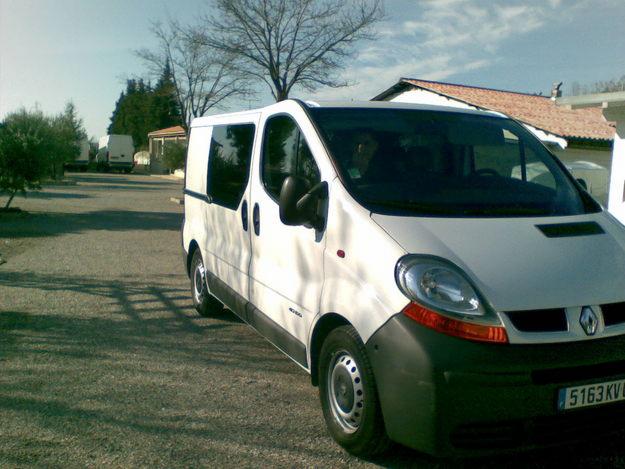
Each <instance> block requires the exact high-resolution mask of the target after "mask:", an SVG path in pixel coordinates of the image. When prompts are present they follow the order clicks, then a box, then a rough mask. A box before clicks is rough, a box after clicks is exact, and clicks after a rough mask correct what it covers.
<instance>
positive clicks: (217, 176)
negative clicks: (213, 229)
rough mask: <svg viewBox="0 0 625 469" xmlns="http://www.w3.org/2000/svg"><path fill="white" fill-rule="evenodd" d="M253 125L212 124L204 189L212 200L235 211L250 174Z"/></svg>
mask: <svg viewBox="0 0 625 469" xmlns="http://www.w3.org/2000/svg"><path fill="white" fill-rule="evenodd" d="M254 128H255V126H254V124H237V125H216V126H215V127H213V135H212V138H211V146H210V150H209V155H208V172H207V181H206V188H207V193H208V195H209V196H210V197H211V199H212V202H213V203H215V204H218V205H221V206H223V207H226V208H229V209H232V210H236V209H237V207H238V206H239V203H240V202H241V198H242V197H243V193H244V192H245V188H246V187H247V181H248V179H249V174H250V161H251V159H252V145H253V143H254Z"/></svg>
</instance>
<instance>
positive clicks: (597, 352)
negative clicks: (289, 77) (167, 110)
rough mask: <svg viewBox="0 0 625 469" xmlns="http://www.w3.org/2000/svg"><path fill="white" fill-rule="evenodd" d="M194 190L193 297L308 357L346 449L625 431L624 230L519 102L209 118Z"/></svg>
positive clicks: (287, 106) (190, 159)
mask: <svg viewBox="0 0 625 469" xmlns="http://www.w3.org/2000/svg"><path fill="white" fill-rule="evenodd" d="M528 168H532V170H533V171H534V170H541V174H542V175H541V177H540V178H539V180H536V181H531V180H530V179H531V178H529V177H528V173H529V171H528ZM184 194H185V219H184V223H183V226H182V244H183V250H184V252H183V255H184V263H185V268H186V269H187V272H188V273H189V276H190V279H191V292H192V296H193V302H194V304H195V307H196V309H197V310H198V312H199V313H200V314H202V315H209V314H210V313H211V312H213V311H216V310H218V309H220V308H221V307H222V306H221V305H222V304H224V305H226V306H227V307H228V308H229V309H231V310H232V311H233V312H234V313H236V314H237V315H238V316H240V317H241V318H242V319H243V320H245V321H246V322H247V323H249V324H250V325H251V326H252V327H254V328H255V329H256V330H257V331H258V332H259V333H260V334H262V335H263V336H265V337H266V338H267V339H268V340H269V341H270V342H271V343H272V344H273V345H275V346H276V347H277V348H278V349H280V350H281V351H282V352H284V353H285V354H286V355H287V356H288V357H290V358H291V359H292V360H293V361H294V362H296V363H297V364H298V365H300V366H301V367H302V368H303V369H305V370H306V371H307V372H308V373H310V375H311V379H312V383H313V384H314V385H318V386H319V391H320V399H321V406H322V409H323V414H324V417H325V420H326V423H327V426H328V429H329V432H330V433H331V435H332V436H333V437H334V439H335V440H336V441H337V442H338V443H339V444H341V445H342V446H343V447H344V448H346V449H347V450H348V451H350V452H351V453H353V454H357V455H361V456H362V455H371V454H375V453H379V452H381V451H384V450H385V449H386V448H387V447H388V444H389V442H390V441H395V442H399V443H402V444H404V445H407V446H409V447H412V448H416V449H418V450H421V451H424V452H427V453H431V454H435V455H463V454H475V453H480V452H490V451H493V450H509V449H516V448H526V447H535V446H543V445H550V444H553V443H556V442H568V441H571V440H575V439H582V440H585V439H586V438H588V437H590V435H592V436H593V437H596V436H597V435H602V434H604V433H607V432H610V431H614V430H620V429H623V428H625V335H624V334H625V228H624V227H623V226H622V225H620V224H619V223H618V222H617V221H616V220H615V219H614V218H613V217H611V216H610V215H609V214H608V213H607V212H605V211H603V210H602V208H601V206H600V205H599V204H598V203H597V202H595V201H594V200H593V199H592V198H591V197H590V196H589V195H588V193H587V192H586V191H584V189H583V188H582V187H581V186H580V185H579V183H578V182H577V181H576V180H575V179H574V178H573V177H572V176H571V175H570V174H569V173H568V172H567V171H566V169H565V168H564V167H563V166H562V164H561V163H559V161H558V160H557V159H556V158H555V157H554V156H553V155H551V154H550V153H549V151H548V150H547V149H546V148H545V147H544V146H543V145H542V144H541V143H540V142H539V141H538V140H537V139H536V138H535V137H534V136H533V135H531V134H530V133H529V132H528V131H527V130H526V129H525V128H524V127H523V126H521V125H519V124H517V123H516V122H514V121H512V120H510V119H508V118H506V117H505V116H503V115H501V114H497V113H492V112H481V111H470V110H460V109H456V108H445V107H435V106H424V105H412V104H397V103H377V102H366V103H353V102H352V103H327V104H319V103H310V102H308V103H305V102H301V101H296V100H287V101H283V102H280V103H277V104H275V105H272V106H269V107H266V108H263V109H259V110H253V111H247V112H240V113H235V114H226V115H220V116H212V117H203V118H198V119H195V120H194V121H193V124H192V127H191V134H190V141H189V147H188V155H187V164H186V180H185V188H184Z"/></svg>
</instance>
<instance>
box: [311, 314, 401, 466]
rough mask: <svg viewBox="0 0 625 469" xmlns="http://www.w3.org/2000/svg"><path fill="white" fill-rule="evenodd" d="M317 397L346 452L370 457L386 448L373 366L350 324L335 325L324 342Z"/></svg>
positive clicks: (386, 438) (328, 423) (386, 437)
mask: <svg viewBox="0 0 625 469" xmlns="http://www.w3.org/2000/svg"><path fill="white" fill-rule="evenodd" d="M333 395H334V397H333ZM319 397H320V399H321V408H322V409H323V416H324V418H325V421H326V425H327V427H328V430H329V432H330V434H331V435H332V438H334V440H335V441H336V442H337V443H338V444H339V445H341V446H342V447H343V448H345V449H346V450H347V451H348V452H349V453H351V454H353V455H355V456H360V457H371V456H374V455H378V454H381V453H383V452H385V451H386V450H387V449H388V448H389V446H390V440H389V438H388V436H387V435H386V429H385V428H384V419H383V418H382V409H381V408H380V401H379V398H378V392H377V388H376V384H375V377H374V376H373V369H372V367H371V363H370V362H369V357H368V356H367V351H366V349H365V346H364V344H363V343H362V340H361V339H360V336H359V335H358V333H357V332H356V330H355V329H354V328H353V327H352V326H341V327H338V328H336V329H334V330H333V331H332V332H330V334H328V337H327V338H326V339H325V341H324V342H323V346H322V347H321V353H320V356H319Z"/></svg>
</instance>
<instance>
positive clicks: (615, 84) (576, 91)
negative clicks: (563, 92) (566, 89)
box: [571, 75, 625, 96]
mask: <svg viewBox="0 0 625 469" xmlns="http://www.w3.org/2000/svg"><path fill="white" fill-rule="evenodd" d="M617 91H625V75H623V76H622V77H621V78H614V79H612V80H609V81H597V82H594V83H592V84H591V85H580V84H579V83H578V82H576V81H575V82H573V84H572V85H571V95H573V96H578V95H581V94H589V93H611V92H617Z"/></svg>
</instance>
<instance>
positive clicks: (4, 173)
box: [0, 109, 52, 209]
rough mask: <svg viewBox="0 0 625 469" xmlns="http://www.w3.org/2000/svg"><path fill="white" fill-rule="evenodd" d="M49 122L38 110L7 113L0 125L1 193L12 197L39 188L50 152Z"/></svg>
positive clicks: (8, 202)
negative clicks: (6, 193)
mask: <svg viewBox="0 0 625 469" xmlns="http://www.w3.org/2000/svg"><path fill="white" fill-rule="evenodd" d="M51 142H52V128H51V125H50V120H49V119H48V118H46V117H45V116H44V115H43V113H42V112H41V111H31V112H28V111H26V110H25V109H21V110H19V111H17V112H14V113H12V114H9V115H8V116H7V117H6V119H5V121H4V122H3V123H2V125H1V126H0V191H3V192H8V194H9V200H8V201H7V203H6V205H5V207H4V208H5V209H8V207H9V205H10V204H11V201H12V200H13V197H15V194H17V193H18V192H22V193H24V192H26V189H38V188H40V181H41V178H42V177H43V176H44V175H45V170H46V166H47V163H48V155H49V154H50V151H51V147H52V145H51Z"/></svg>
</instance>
